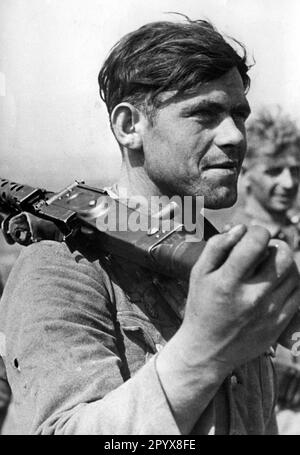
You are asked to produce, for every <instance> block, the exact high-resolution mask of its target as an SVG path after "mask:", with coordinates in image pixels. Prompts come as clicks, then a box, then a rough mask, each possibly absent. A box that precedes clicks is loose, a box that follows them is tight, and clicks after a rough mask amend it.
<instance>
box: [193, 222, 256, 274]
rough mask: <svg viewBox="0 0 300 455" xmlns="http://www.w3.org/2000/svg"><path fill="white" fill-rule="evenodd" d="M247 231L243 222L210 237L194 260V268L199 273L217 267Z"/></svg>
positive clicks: (208, 271)
mask: <svg viewBox="0 0 300 455" xmlns="http://www.w3.org/2000/svg"><path fill="white" fill-rule="evenodd" d="M246 232H247V227H246V226H245V225H244V224H238V225H236V226H234V227H233V228H231V229H230V230H229V231H228V232H225V233H223V234H217V235H214V236H213V237H211V238H210V239H209V240H208V241H207V244H206V246H205V248H204V250H203V252H202V254H201V256H200V258H199V259H198V261H197V262H196V264H195V266H194V269H196V270H199V269H200V270H199V271H201V273H202V274H203V273H210V272H212V271H214V270H216V269H218V268H219V267H220V266H221V265H222V264H223V263H224V262H225V260H226V259H227V257H228V255H229V253H230V252H231V250H232V248H233V247H234V246H235V245H236V244H237V243H238V242H239V241H240V240H241V238H242V237H243V236H244V235H245V233H246Z"/></svg>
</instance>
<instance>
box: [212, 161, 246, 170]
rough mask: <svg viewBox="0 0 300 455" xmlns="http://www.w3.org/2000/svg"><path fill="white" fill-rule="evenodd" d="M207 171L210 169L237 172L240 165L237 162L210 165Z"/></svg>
mask: <svg viewBox="0 0 300 455" xmlns="http://www.w3.org/2000/svg"><path fill="white" fill-rule="evenodd" d="M204 169H205V170H208V169H232V170H234V171H237V170H238V169H239V165H238V163H237V162H235V161H222V162H219V163H215V164H210V165H209V166H205V168H204Z"/></svg>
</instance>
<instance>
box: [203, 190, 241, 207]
mask: <svg viewBox="0 0 300 455" xmlns="http://www.w3.org/2000/svg"><path fill="white" fill-rule="evenodd" d="M236 201H237V192H236V191H235V192H234V193H233V192H231V193H230V194H227V195H225V194H223V195H219V196H218V195H216V196H215V197H214V196H213V195H211V196H207V197H204V207H205V208H207V209H211V210H220V209H227V208H229V207H232V206H233V205H234V204H235V203H236Z"/></svg>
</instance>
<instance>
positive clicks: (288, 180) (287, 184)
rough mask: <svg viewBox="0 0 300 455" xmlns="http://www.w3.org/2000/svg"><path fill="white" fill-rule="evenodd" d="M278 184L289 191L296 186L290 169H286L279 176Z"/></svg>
mask: <svg viewBox="0 0 300 455" xmlns="http://www.w3.org/2000/svg"><path fill="white" fill-rule="evenodd" d="M278 183H279V184H280V185H281V186H282V187H283V188H285V189H287V190H288V189H290V188H293V186H294V185H295V184H296V182H295V179H294V178H293V176H292V173H291V171H290V169H289V168H287V167H286V168H284V169H283V170H282V172H281V173H280V174H279V176H278Z"/></svg>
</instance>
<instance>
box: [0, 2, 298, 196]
mask: <svg viewBox="0 0 300 455" xmlns="http://www.w3.org/2000/svg"><path fill="white" fill-rule="evenodd" d="M168 11H177V12H182V13H184V14H186V15H188V16H190V17H191V18H192V19H198V18H207V19H209V20H211V21H212V22H213V23H214V24H215V25H216V26H217V27H218V28H219V30H220V31H221V32H224V33H226V34H229V35H232V36H234V37H235V38H237V39H239V40H240V41H242V42H243V43H244V44H245V45H246V47H247V49H248V51H249V53H250V55H253V56H254V58H255V60H256V65H255V67H254V68H253V69H252V70H251V73H250V74H251V76H252V87H251V91H250V93H249V100H250V103H251V105H252V109H253V110H256V109H257V108H258V107H259V106H261V105H264V104H267V105H275V104H279V105H282V106H283V108H284V109H285V110H286V111H287V112H289V113H290V114H291V115H292V116H294V117H295V118H296V119H297V120H298V121H299V120H300V109H299V106H300V52H299V42H300V27H299V17H300V2H299V0H285V1H283V0H151V1H148V0H147V1H144V0H26V1H24V0H0V152H1V163H0V175H1V176H4V177H7V178H11V179H15V180H17V181H21V182H24V183H26V182H27V183H30V182H32V183H33V184H36V185H41V186H48V187H50V188H52V189H59V187H60V186H62V185H64V183H65V184H67V183H70V182H71V181H72V180H73V179H74V178H83V179H85V180H86V181H91V182H95V181H98V182H99V184H105V183H107V182H108V181H111V180H114V179H115V178H117V175H118V171H119V165H120V156H119V152H118V148H117V146H116V145H115V143H114V140H113V138H112V135H111V133H110V130H109V127H108V121H107V115H106V110H105V107H104V105H103V104H102V103H101V102H100V101H99V97H98V87H97V74H98V71H99V67H100V64H101V62H102V61H103V60H104V58H105V56H106V55H107V53H108V51H109V49H110V48H111V47H112V45H113V44H114V43H115V42H116V41H117V40H118V39H119V38H120V37H121V36H122V35H123V34H125V33H127V32H129V31H132V30H133V29H135V28H137V27H138V26H140V25H142V24H144V23H146V22H150V21H154V20H165V19H168V18H171V19H172V16H168V15H166V14H164V13H165V12H168ZM174 18H176V17H175V16H174Z"/></svg>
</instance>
